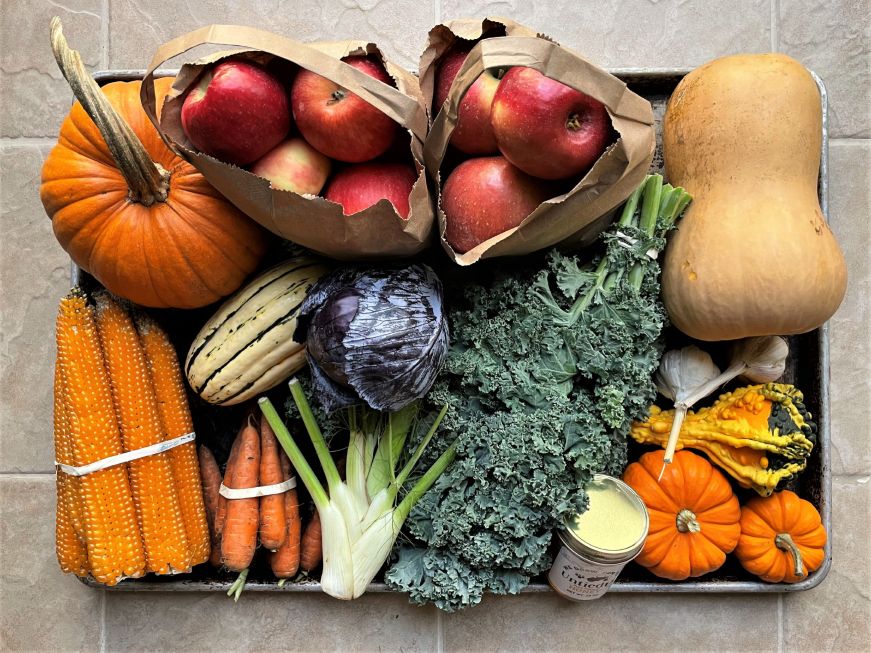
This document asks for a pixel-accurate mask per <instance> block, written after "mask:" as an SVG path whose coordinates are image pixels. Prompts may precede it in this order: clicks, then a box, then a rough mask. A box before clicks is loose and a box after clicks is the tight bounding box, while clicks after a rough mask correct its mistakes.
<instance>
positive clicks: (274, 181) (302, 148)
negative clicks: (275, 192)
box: [251, 138, 330, 195]
mask: <svg viewBox="0 0 871 653" xmlns="http://www.w3.org/2000/svg"><path fill="white" fill-rule="evenodd" d="M251 172H253V173H254V174H255V175H258V176H260V177H263V178H265V179H268V180H269V181H270V185H271V186H272V187H273V188H278V189H280V190H290V191H293V192H294V193H299V194H300V195H317V194H318V193H320V192H321V188H323V187H324V183H325V182H326V181H327V177H329V175H330V160H329V159H328V158H327V157H325V156H324V155H323V154H321V153H320V152H318V151H317V150H316V149H315V148H313V147H312V146H311V145H309V144H308V143H306V142H305V140H303V139H302V138H291V139H290V140H286V141H284V142H283V143H279V144H278V145H277V146H276V147H274V148H273V149H271V150H269V152H267V153H266V155H265V156H264V157H262V158H260V159H258V160H257V162H256V163H255V164H254V165H253V166H251Z"/></svg>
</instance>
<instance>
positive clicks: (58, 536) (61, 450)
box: [54, 365, 88, 576]
mask: <svg viewBox="0 0 871 653" xmlns="http://www.w3.org/2000/svg"><path fill="white" fill-rule="evenodd" d="M64 399H65V397H64V388H63V377H62V376H61V370H60V367H59V366H57V365H55V368H54V452H55V453H54V455H55V459H56V460H57V462H59V463H63V464H64V465H72V464H73V459H72V451H71V449H70V433H69V425H68V424H67V417H66V415H65V414H64ZM55 482H56V484H57V521H56V522H55V552H56V553H57V561H58V563H60V568H61V569H62V570H63V571H64V572H67V573H73V574H75V575H76V576H87V575H88V550H87V548H86V547H85V543H84V541H83V540H82V538H81V536H80V534H81V532H82V511H81V504H80V503H79V479H78V477H76V476H70V475H68V474H65V473H64V472H62V471H61V470H58V471H57V474H56V477H55Z"/></svg>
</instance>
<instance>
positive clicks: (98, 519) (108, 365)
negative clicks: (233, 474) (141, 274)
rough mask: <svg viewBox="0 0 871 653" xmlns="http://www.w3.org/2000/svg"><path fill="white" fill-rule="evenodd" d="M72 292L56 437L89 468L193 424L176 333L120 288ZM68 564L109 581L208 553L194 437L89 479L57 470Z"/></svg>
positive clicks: (58, 381) (179, 568)
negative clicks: (131, 305) (133, 304)
mask: <svg viewBox="0 0 871 653" xmlns="http://www.w3.org/2000/svg"><path fill="white" fill-rule="evenodd" d="M93 300H94V301H93V302H91V301H90V298H89V297H88V296H87V295H86V294H85V293H84V292H83V291H82V290H81V289H79V288H75V289H73V290H72V291H71V292H70V293H69V294H68V295H67V296H66V297H64V298H63V299H62V300H61V302H60V306H59V310H58V318H57V325H56V337H57V364H56V368H55V385H54V391H55V398H54V408H55V414H54V439H55V455H56V458H57V461H58V462H59V463H61V464H62V465H69V466H72V467H82V466H85V465H90V464H92V463H95V462H98V461H101V460H103V459H105V458H109V457H111V456H116V455H119V454H122V453H125V452H129V451H134V450H137V449H142V448H144V447H148V446H151V445H155V444H159V443H160V442H164V441H166V440H171V439H174V438H177V437H179V436H182V435H185V434H186V433H190V432H191V431H193V424H192V422H191V417H190V411H189V409H188V405H187V399H186V395H185V390H184V385H183V381H182V377H181V371H180V368H179V364H178V359H177V357H176V354H175V350H174V349H173V347H172V344H171V343H170V342H169V339H168V338H167V336H166V334H165V333H164V332H163V331H162V330H161V329H160V328H159V327H158V326H157V325H156V324H155V323H154V322H153V321H151V320H150V319H149V318H148V317H146V316H144V315H138V314H137V315H132V314H131V313H130V312H129V311H127V310H126V309H125V308H124V307H123V306H122V305H121V304H119V303H117V302H116V301H115V300H114V299H113V298H112V297H111V295H109V294H108V293H105V292H101V293H97V294H95V296H94V297H93ZM57 494H58V502H57V505H58V507H57V519H56V535H57V537H56V542H57V546H56V553H57V558H58V562H59V563H60V566H61V569H63V570H64V571H66V572H71V573H74V574H76V575H79V576H85V575H90V576H92V577H93V578H94V579H96V580H98V581H99V582H101V583H105V584H106V585H114V584H116V583H118V582H119V581H120V580H121V579H123V578H125V577H138V576H142V575H143V574H145V573H146V572H155V573H158V574H170V573H177V572H183V571H189V570H190V568H191V567H192V566H193V565H196V564H199V563H200V562H204V561H205V560H206V559H208V556H209V544H210V543H209V532H208V526H207V523H206V518H205V506H204V504H203V495H202V490H201V484H200V478H199V473H198V464H197V453H196V448H195V447H194V444H193V443H192V442H188V443H185V444H182V445H180V446H177V447H174V448H172V449H170V450H168V451H165V452H162V453H158V454H155V455H151V456H147V457H143V458H138V459H136V460H132V461H129V462H126V463H119V464H115V465H113V466H110V467H106V468H104V469H100V470H98V471H95V472H91V473H89V474H84V475H82V476H75V475H73V474H70V473H67V471H63V469H59V470H58V472H57Z"/></svg>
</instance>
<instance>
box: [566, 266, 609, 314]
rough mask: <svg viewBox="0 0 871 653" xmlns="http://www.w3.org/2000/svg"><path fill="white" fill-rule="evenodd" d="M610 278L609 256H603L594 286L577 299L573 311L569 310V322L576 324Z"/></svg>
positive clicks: (597, 268) (597, 269)
mask: <svg viewBox="0 0 871 653" xmlns="http://www.w3.org/2000/svg"><path fill="white" fill-rule="evenodd" d="M607 278H608V257H607V256H602V260H601V261H599V265H598V266H597V267H596V283H594V284H593V287H592V288H590V289H589V290H588V291H587V292H586V294H584V296H583V297H581V298H580V299H578V300H577V301H575V305H574V306H572V309H571V311H569V315H570V318H569V323H570V324H574V323H575V322H577V321H578V318H579V317H580V316H581V313H583V312H584V311H586V310H587V307H589V305H590V303H591V302H592V301H593V297H595V296H596V293H597V292H599V290H601V289H602V286H603V285H604V284H605V280H606V279H607Z"/></svg>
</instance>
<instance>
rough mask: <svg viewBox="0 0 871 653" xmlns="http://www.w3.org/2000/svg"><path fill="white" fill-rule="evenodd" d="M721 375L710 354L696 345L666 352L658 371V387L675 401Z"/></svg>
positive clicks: (683, 398)
mask: <svg viewBox="0 0 871 653" xmlns="http://www.w3.org/2000/svg"><path fill="white" fill-rule="evenodd" d="M719 375H720V368H719V367H717V366H716V365H715V364H714V361H713V360H711V357H710V355H709V354H708V353H707V352H706V351H702V350H701V349H699V348H698V347H696V346H695V345H690V346H688V347H684V348H683V349H672V350H671V351H667V352H665V354H664V355H663V356H662V360H661V361H660V362H659V369H658V370H657V371H656V388H657V390H659V391H660V392H661V393H662V394H663V395H664V396H666V397H668V398H669V399H671V400H672V401H674V402H675V403H677V402H683V401H685V400H686V399H687V397H689V396H690V395H691V394H692V392H693V391H694V390H695V389H696V388H699V387H701V386H703V385H705V384H706V383H708V382H709V381H711V380H712V379H715V378H717V377H718V376H719Z"/></svg>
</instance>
